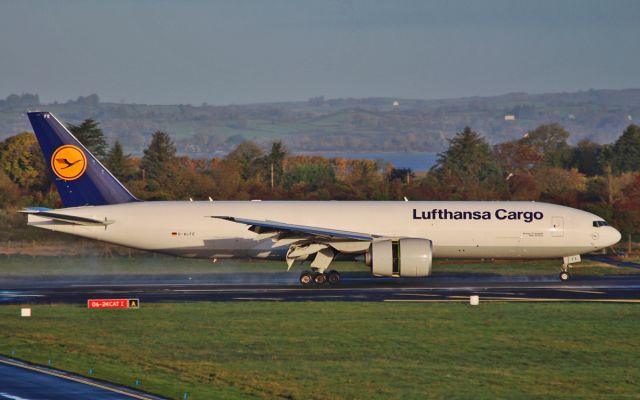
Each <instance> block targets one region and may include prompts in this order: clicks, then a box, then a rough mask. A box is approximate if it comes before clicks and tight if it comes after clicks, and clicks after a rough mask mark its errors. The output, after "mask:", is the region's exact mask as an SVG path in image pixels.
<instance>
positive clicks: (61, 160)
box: [51, 144, 87, 181]
mask: <svg viewBox="0 0 640 400" xmlns="http://www.w3.org/2000/svg"><path fill="white" fill-rule="evenodd" d="M51 169H53V172H54V173H55V174H56V176H57V177H58V178H60V179H63V180H65V181H73V180H75V179H78V178H80V177H81V176H82V174H84V171H85V170H86V169H87V157H86V156H85V155H84V152H83V151H82V150H80V149H79V148H78V147H76V146H73V145H70V144H65V145H63V146H60V147H58V148H57V149H56V151H54V152H53V156H51Z"/></svg>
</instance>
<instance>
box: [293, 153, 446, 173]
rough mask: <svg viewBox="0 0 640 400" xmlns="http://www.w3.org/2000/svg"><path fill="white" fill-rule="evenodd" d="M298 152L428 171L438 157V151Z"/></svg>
mask: <svg viewBox="0 0 640 400" xmlns="http://www.w3.org/2000/svg"><path fill="white" fill-rule="evenodd" d="M296 154H300V155H308V156H322V157H326V158H336V157H341V158H346V159H348V160H362V159H366V160H381V161H383V162H388V163H391V164H392V165H393V166H394V167H395V168H411V169H412V170H413V171H427V170H429V169H430V168H431V167H432V166H433V165H434V164H435V163H436V160H437V158H438V154H437V153H395V152H388V153H346V152H344V153H343V152H338V151H313V152H299V153H296Z"/></svg>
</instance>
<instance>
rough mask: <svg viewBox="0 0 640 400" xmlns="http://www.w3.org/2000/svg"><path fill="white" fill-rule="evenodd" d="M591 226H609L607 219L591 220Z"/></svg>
mask: <svg viewBox="0 0 640 400" xmlns="http://www.w3.org/2000/svg"><path fill="white" fill-rule="evenodd" d="M593 226H594V227H596V228H599V227H601V226H609V224H608V223H607V221H593Z"/></svg>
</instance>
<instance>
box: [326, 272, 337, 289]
mask: <svg viewBox="0 0 640 400" xmlns="http://www.w3.org/2000/svg"><path fill="white" fill-rule="evenodd" d="M327 282H329V285H332V286H335V285H338V284H340V273H339V272H338V271H329V273H328V274H327Z"/></svg>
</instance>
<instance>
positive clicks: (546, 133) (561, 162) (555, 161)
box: [520, 123, 571, 167]
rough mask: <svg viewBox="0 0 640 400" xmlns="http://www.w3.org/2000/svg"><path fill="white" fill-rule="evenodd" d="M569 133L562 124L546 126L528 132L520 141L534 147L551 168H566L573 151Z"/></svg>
mask: <svg viewBox="0 0 640 400" xmlns="http://www.w3.org/2000/svg"><path fill="white" fill-rule="evenodd" d="M569 136H570V134H569V132H567V131H566V129H564V127H563V126H562V125H560V124H557V123H553V124H544V125H540V126H539V127H537V128H536V129H534V130H532V131H530V132H527V134H526V135H525V136H524V137H523V138H522V139H520V141H521V142H522V143H524V144H530V145H532V146H534V147H535V148H536V149H537V150H538V152H539V153H540V154H542V155H543V156H544V161H545V163H546V164H547V165H548V166H551V167H564V166H565V165H567V163H568V162H569V158H570V156H571V150H570V147H569V144H568V143H567V140H568V139H569Z"/></svg>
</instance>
